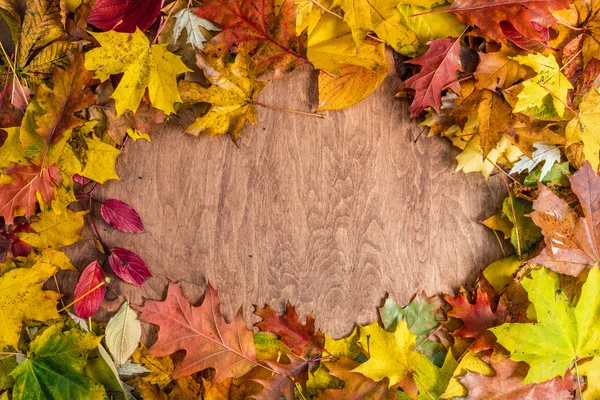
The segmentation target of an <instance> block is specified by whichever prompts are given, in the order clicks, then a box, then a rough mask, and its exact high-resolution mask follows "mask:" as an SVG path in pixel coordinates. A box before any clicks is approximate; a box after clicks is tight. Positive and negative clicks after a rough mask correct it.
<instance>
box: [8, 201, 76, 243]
mask: <svg viewBox="0 0 600 400" xmlns="http://www.w3.org/2000/svg"><path fill="white" fill-rule="evenodd" d="M86 214H87V211H79V212H75V211H71V210H68V209H67V210H66V212H65V213H62V214H56V213H54V212H41V213H39V214H38V217H39V220H37V221H35V222H32V223H31V224H30V227H31V229H32V230H33V232H20V233H18V236H19V239H21V240H22V241H24V242H25V243H28V244H30V245H31V246H33V247H35V248H36V249H40V250H42V249H47V248H53V249H57V248H61V247H63V246H68V245H70V244H73V243H76V242H77V241H79V239H81V237H80V236H79V230H80V229H81V227H82V226H83V217H84V216H85V215H86Z"/></svg>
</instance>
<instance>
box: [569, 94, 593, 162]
mask: <svg viewBox="0 0 600 400" xmlns="http://www.w3.org/2000/svg"><path fill="white" fill-rule="evenodd" d="M565 133H566V136H567V145H571V144H574V143H578V142H583V154H584V155H585V158H586V160H588V161H589V162H590V163H591V164H592V167H594V168H595V169H598V165H599V164H600V93H599V92H598V89H597V88H594V87H592V88H591V89H590V90H589V91H588V92H587V93H586V94H585V96H583V100H582V101H581V104H579V113H578V114H577V116H576V117H575V118H574V119H572V120H571V121H570V122H569V123H568V124H567V127H566V129H565Z"/></svg>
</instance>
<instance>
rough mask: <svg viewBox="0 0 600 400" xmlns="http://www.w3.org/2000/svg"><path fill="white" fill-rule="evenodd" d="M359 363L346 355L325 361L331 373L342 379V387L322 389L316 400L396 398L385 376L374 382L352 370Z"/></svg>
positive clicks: (387, 399)
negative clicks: (331, 360) (332, 360)
mask: <svg viewBox="0 0 600 400" xmlns="http://www.w3.org/2000/svg"><path fill="white" fill-rule="evenodd" d="M359 365H360V364H359V363H358V362H356V361H354V360H351V359H349V358H347V357H341V358H340V359H339V360H337V361H336V362H333V363H327V368H328V369H329V371H330V373H331V375H333V376H335V377H337V378H339V379H341V380H342V381H344V387H343V388H341V389H328V390H324V391H322V392H321V393H320V394H319V395H318V396H317V397H316V398H317V399H318V400H361V399H365V400H366V399H381V400H394V399H397V398H398V395H397V394H396V393H395V392H396V391H395V390H392V389H390V388H389V384H388V379H387V378H384V379H383V380H381V381H379V382H375V381H373V380H372V379H369V378H367V377H366V376H364V375H362V374H359V373H357V372H352V370H354V369H355V368H357V367H358V366H359Z"/></svg>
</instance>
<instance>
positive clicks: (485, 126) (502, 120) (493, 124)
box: [477, 89, 513, 156]
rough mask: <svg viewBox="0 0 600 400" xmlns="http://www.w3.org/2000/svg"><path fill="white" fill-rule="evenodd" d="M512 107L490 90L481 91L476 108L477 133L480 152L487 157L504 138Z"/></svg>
mask: <svg viewBox="0 0 600 400" xmlns="http://www.w3.org/2000/svg"><path fill="white" fill-rule="evenodd" d="M512 111H513V109H512V107H511V106H510V105H509V104H508V103H507V102H506V101H505V100H504V98H503V97H502V96H501V95H499V94H496V93H494V92H492V91H490V90H487V89H483V90H482V91H481V98H480V101H479V105H478V106H477V120H478V122H479V126H478V129H477V132H478V133H479V137H480V138H481V150H482V151H483V155H484V156H487V155H488V154H490V152H491V151H492V150H494V149H495V148H496V146H497V145H498V143H499V142H500V140H502V138H503V136H504V132H505V131H506V125H507V123H510V121H511V117H512Z"/></svg>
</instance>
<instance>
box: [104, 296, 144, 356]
mask: <svg viewBox="0 0 600 400" xmlns="http://www.w3.org/2000/svg"><path fill="white" fill-rule="evenodd" d="M105 336H106V345H107V346H108V350H109V351H110V353H111V354H112V355H113V357H114V360H115V362H116V363H117V365H123V364H125V362H126V361H127V360H129V357H131V355H132V354H133V352H134V351H135V349H136V348H137V347H138V343H139V342H140V338H141V336H142V325H141V324H140V321H138V319H137V316H136V314H135V312H134V311H133V310H132V309H131V308H130V307H129V303H127V302H125V303H123V305H122V306H121V308H119V311H117V313H116V314H115V315H114V316H113V317H112V318H111V319H110V321H108V325H106V332H105Z"/></svg>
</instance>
